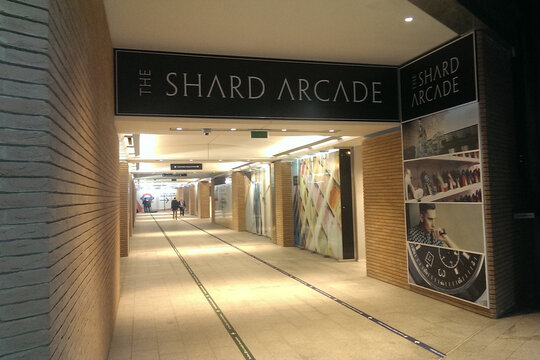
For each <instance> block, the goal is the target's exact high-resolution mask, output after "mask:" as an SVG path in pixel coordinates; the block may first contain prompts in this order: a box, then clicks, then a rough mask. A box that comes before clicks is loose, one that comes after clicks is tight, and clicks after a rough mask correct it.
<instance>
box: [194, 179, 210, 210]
mask: <svg viewBox="0 0 540 360" xmlns="http://www.w3.org/2000/svg"><path fill="white" fill-rule="evenodd" d="M197 186H198V191H197V195H198V196H197V201H198V206H197V207H198V208H199V218H201V219H207V218H209V217H210V184H209V183H208V182H205V181H201V182H199V183H198V185H197Z"/></svg>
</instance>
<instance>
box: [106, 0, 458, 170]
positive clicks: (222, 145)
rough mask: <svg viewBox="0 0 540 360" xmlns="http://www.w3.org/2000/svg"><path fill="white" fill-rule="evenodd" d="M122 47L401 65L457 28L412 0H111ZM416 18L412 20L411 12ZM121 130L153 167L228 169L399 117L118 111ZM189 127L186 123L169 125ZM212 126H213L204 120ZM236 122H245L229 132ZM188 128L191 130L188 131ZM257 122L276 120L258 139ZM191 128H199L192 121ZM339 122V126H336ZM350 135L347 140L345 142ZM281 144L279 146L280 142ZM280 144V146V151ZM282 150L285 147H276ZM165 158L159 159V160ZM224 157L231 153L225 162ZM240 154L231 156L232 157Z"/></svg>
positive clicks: (358, 133) (115, 37) (368, 130)
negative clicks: (137, 137) (370, 119)
mask: <svg viewBox="0 0 540 360" xmlns="http://www.w3.org/2000/svg"><path fill="white" fill-rule="evenodd" d="M104 3H105V9H106V13H107V19H108V23H109V30H110V33H111V39H112V43H113V46H114V47H115V48H128V49H143V50H160V51H172V52H184V53H200V54H217V55H233V56H254V57H265V58H281V59H299V60H318V61H336V62H352V63H364V64H384V65H400V64H403V63H404V62H406V61H408V60H410V59H412V58H414V57H416V56H418V55H420V54H422V53H424V52H426V51H428V50H430V49H432V48H434V47H436V46H437V45H439V44H441V43H443V42H446V41H448V40H450V39H451V38H453V37H455V36H456V35H457V34H456V33H454V32H453V31H451V30H450V29H448V28H447V27H445V26H444V25H442V24H440V23H439V22H437V21H436V20H434V19H433V18H431V17H430V16H428V15H427V14H425V13H424V12H422V11H421V10H420V9H418V8H417V7H415V6H414V5H412V4H411V3H409V2H408V1H406V0H332V1H330V0H265V1H264V0H227V1H223V0H196V1H195V0H152V1H148V0H104ZM407 16H412V17H413V18H414V21H412V22H410V23H406V22H405V21H404V18H405V17H407ZM115 123H116V126H117V130H118V132H119V133H121V134H124V133H130V134H131V133H133V134H155V135H156V136H142V137H141V154H140V157H137V158H131V160H132V161H139V160H142V161H144V160H146V164H145V165H141V168H146V167H147V168H148V170H146V171H145V173H146V174H147V175H150V174H153V173H155V174H157V175H159V176H157V177H161V173H162V172H165V171H166V172H171V171H170V168H169V163H171V162H186V161H187V162H189V160H193V161H194V162H202V163H203V168H204V170H203V171H204V173H203V171H200V172H197V171H194V172H189V174H188V177H191V176H195V177H201V176H210V175H215V174H216V173H220V172H223V171H225V170H224V169H226V166H225V165H223V164H224V163H227V161H228V160H229V161H232V160H243V161H248V160H249V161H268V160H272V159H275V158H273V157H272V156H271V155H273V154H275V153H279V152H281V151H283V150H282V149H285V148H287V147H288V149H291V148H297V147H300V146H302V145H304V144H305V143H312V142H313V141H314V138H313V139H312V138H309V136H319V137H320V136H334V135H339V136H350V137H351V138H348V140H342V141H340V145H342V146H347V145H351V144H358V143H359V142H360V141H361V139H362V138H363V136H365V135H368V134H372V133H375V132H378V131H382V130H384V129H388V128H390V127H394V126H396V124H389V123H358V122H328V121H327V122H319V121H283V120H268V119H263V120H262V119H257V120H240V119H239V120H231V119H210V120H209V119H193V118H152V117H127V116H117V117H116V119H115ZM178 127H181V128H183V129H184V130H183V131H171V128H178ZM203 127H204V128H211V129H212V132H211V133H210V134H209V135H207V136H205V135H204V134H203V133H202V131H201V130H200V129H201V128H203ZM230 128H237V129H239V130H240V131H237V132H231V131H230V130H229V129H230ZM283 128H286V129H288V131H287V132H282V131H281V129H283ZM186 129H187V130H188V131H186ZM250 129H269V130H276V131H274V132H272V131H271V132H270V133H269V137H268V139H251V138H250V133H249V131H247V130H250ZM190 130H191V131H190ZM329 130H335V133H329V132H328V131H329ZM341 143H343V144H341ZM280 146H281V147H280ZM274 149H276V150H275V153H273V152H274ZM278 150H281V151H278ZM160 159H161V160H162V161H159V160H160ZM218 160H223V161H221V162H219V161H218ZM236 165H238V163H235V164H230V165H229V168H230V167H233V166H236Z"/></svg>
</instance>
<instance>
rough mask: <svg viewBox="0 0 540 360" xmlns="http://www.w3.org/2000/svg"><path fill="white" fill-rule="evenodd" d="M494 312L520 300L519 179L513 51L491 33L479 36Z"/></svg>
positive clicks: (491, 285) (489, 273) (499, 312)
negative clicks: (517, 251)
mask: <svg viewBox="0 0 540 360" xmlns="http://www.w3.org/2000/svg"><path fill="white" fill-rule="evenodd" d="M476 35H477V36H476V46H477V53H476V55H477V61H478V70H477V71H478V96H479V103H480V131H481V147H482V160H483V180H484V204H485V205H484V206H485V218H486V238H487V244H488V246H487V260H488V263H487V265H488V284H489V285H488V286H489V289H490V297H489V301H490V308H491V309H490V315H491V316H494V317H495V316H500V315H501V314H503V313H505V312H506V311H508V310H509V309H510V308H512V307H513V306H514V305H515V303H516V299H515V296H516V295H515V292H516V290H515V281H516V279H515V275H516V270H515V254H514V250H515V247H516V236H515V234H516V226H515V222H514V219H513V213H514V211H515V210H516V199H517V190H516V184H518V183H519V180H518V167H517V156H516V147H515V141H514V139H515V134H514V130H513V129H514V124H513V122H514V116H513V95H512V94H513V92H512V72H511V71H512V70H511V69H512V67H511V54H510V51H509V50H508V49H506V48H504V47H503V46H501V45H500V44H499V43H497V41H495V40H494V39H493V38H491V37H490V36H489V35H488V34H487V33H486V32H484V31H479V32H477V34H476Z"/></svg>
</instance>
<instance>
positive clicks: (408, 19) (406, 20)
mask: <svg viewBox="0 0 540 360" xmlns="http://www.w3.org/2000/svg"><path fill="white" fill-rule="evenodd" d="M411 21H413V17H412V16H407V17H406V18H405V22H411Z"/></svg>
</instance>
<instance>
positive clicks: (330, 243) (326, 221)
mask: <svg viewBox="0 0 540 360" xmlns="http://www.w3.org/2000/svg"><path fill="white" fill-rule="evenodd" d="M294 169H296V173H295V174H294V176H295V178H296V180H295V181H296V183H295V186H294V199H293V207H294V229H295V243H296V245H297V246H300V247H302V248H306V249H309V250H311V251H315V252H317V253H319V254H323V255H328V256H330V257H333V258H336V259H342V258H343V242H342V236H343V235H342V224H341V186H340V176H339V152H337V151H336V152H331V153H324V154H319V155H316V156H310V157H304V158H301V159H298V160H297V164H296V166H295V167H294Z"/></svg>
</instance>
